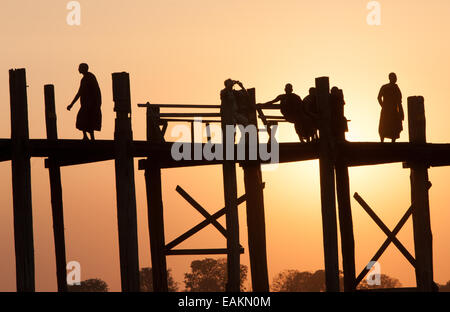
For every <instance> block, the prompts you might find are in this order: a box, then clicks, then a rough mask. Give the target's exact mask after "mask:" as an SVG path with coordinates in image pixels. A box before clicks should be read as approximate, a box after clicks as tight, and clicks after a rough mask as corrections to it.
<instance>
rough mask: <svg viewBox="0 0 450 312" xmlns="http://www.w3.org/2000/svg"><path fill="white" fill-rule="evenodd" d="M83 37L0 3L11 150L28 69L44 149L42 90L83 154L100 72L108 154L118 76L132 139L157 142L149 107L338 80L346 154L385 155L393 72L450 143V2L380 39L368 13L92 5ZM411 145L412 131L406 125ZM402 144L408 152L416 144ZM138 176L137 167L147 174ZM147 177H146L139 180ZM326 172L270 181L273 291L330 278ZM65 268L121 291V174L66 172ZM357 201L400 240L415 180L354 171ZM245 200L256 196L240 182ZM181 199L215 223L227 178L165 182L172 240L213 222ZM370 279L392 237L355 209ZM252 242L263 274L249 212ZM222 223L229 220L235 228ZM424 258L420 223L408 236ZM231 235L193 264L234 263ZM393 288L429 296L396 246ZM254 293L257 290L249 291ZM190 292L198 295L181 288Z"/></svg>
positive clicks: (436, 195) (357, 2)
mask: <svg viewBox="0 0 450 312" xmlns="http://www.w3.org/2000/svg"><path fill="white" fill-rule="evenodd" d="M79 2H80V4H81V25H80V26H69V25H68V24H67V23H66V17H67V14H68V13H69V11H68V10H67V9H66V4H67V1H61V0H58V1H57V0H41V1H32V0H28V1H25V0H14V1H12V0H2V1H1V2H0V38H1V39H0V40H1V49H0V137H2V138H8V137H9V136H10V121H9V118H10V113H9V86H8V70H9V69H11V68H26V69H27V83H28V85H29V88H28V103H29V120H30V136H31V137H32V138H43V137H45V123H44V120H45V119H44V103H43V85H44V84H47V83H52V84H54V85H55V91H56V104H57V107H56V111H57V114H58V131H59V136H60V138H77V139H78V138H81V133H80V132H79V131H77V130H76V129H75V118H76V112H77V111H78V108H79V106H78V105H79V104H77V106H75V107H74V109H73V110H72V111H71V112H68V111H67V110H66V106H67V105H68V104H69V103H70V101H71V100H72V99H73V96H74V95H75V93H76V91H77V89H78V86H79V81H80V79H81V76H80V75H79V73H78V72H77V68H78V64H79V63H80V62H87V63H88V64H89V65H90V69H91V71H92V72H93V73H94V74H95V75H96V76H97V78H98V81H99V83H100V87H101V89H102V95H103V106H102V109H103V128H102V131H101V132H100V133H99V134H98V135H97V138H99V139H112V138H113V131H114V113H113V111H112V108H113V102H112V91H111V85H112V83H111V73H113V72H117V71H127V72H129V73H130V77H131V88H132V90H131V91H132V103H133V107H132V109H133V131H134V138H135V139H145V111H143V109H139V108H137V106H136V105H135V104H137V103H141V102H146V101H148V100H149V101H153V102H155V103H156V102H159V103H205V104H218V103H219V91H220V89H221V88H222V87H223V81H224V80H225V79H226V78H229V77H231V78H233V79H239V80H241V81H242V82H243V83H244V85H245V86H247V87H255V88H256V96H257V101H258V102H263V101H268V100H271V99H273V98H274V97H275V96H276V95H278V94H280V93H282V92H283V87H284V84H285V83H287V82H291V83H292V84H293V86H294V92H297V93H298V94H299V95H300V96H302V97H304V96H305V95H306V94H307V90H308V89H309V87H311V86H312V85H313V84H314V78H315V77H319V76H323V75H326V76H329V77H330V83H331V85H332V86H333V85H337V86H339V87H340V88H342V89H343V90H344V95H345V99H346V102H347V105H346V107H345V111H346V116H347V118H348V119H350V120H351V122H350V124H349V133H348V135H347V138H348V139H349V140H351V141H377V140H378V119H379V113H380V108H379V105H378V103H377V100H376V97H377V94H378V91H379V88H380V87H381V85H382V84H384V83H387V80H388V79H387V75H388V73H389V72H391V71H395V72H396V73H397V75H398V84H399V86H400V88H401V90H402V92H403V96H404V108H405V110H406V97H407V96H411V95H423V96H424V97H425V105H426V107H425V109H426V116H427V137H428V141H430V142H449V141H450V134H449V130H450V123H449V122H448V118H449V117H448V116H449V115H450V108H449V105H448V100H449V98H450V96H449V94H448V86H449V82H448V78H447V77H446V76H447V75H448V72H449V70H450V58H449V57H448V55H449V54H450V42H449V40H448V37H449V29H450V20H449V19H448V14H449V12H450V2H449V1H448V0H431V1H424V0H420V1H418V0H408V1H407V0H397V1H387V0H384V1H379V2H380V3H381V25H380V26H369V25H368V24H367V23H366V16H367V14H368V13H369V11H368V10H367V9H366V5H367V3H368V1H366V0H346V1H331V0H317V1H300V0H296V1H291V0H283V1H267V0H258V1H256V0H247V1H242V0H228V1H216V0H214V1H211V0H189V1H182V0H178V1H174V0H164V1H162V0H161V1H149V0H145V1H144V0H142V1H138V0H133V1H119V0H108V1H106V0H95V1H92V0H90V1H87V0H84V1H79ZM404 128H405V129H407V123H406V122H405V123H404ZM280 138H281V139H282V140H283V141H297V140H298V138H297V137H296V135H295V131H294V129H293V127H292V126H285V127H282V128H281V129H280ZM407 138H408V133H407V131H406V130H405V131H404V132H402V135H401V139H400V141H407ZM136 162H137V160H136ZM31 163H32V195H33V218H34V229H35V236H34V238H35V255H36V285H37V290H39V291H55V290H56V269H55V260H54V248H53V234H52V220H51V206H50V194H49V193H50V191H49V183H48V172H47V171H46V169H45V168H44V160H43V159H39V158H33V159H32V162H31ZM136 168H137V166H136ZM429 174H430V180H431V182H432V183H433V187H432V188H431V190H430V202H431V222H432V228H433V239H434V264H435V266H434V267H435V271H434V272H435V280H436V281H437V282H439V283H445V282H446V281H447V280H450V268H449V266H448V262H449V261H450V246H448V243H447V242H448V241H449V240H450V231H449V230H448V222H449V220H450V211H449V209H448V207H449V203H450V196H449V194H448V180H449V178H450V168H433V169H430V171H429ZM0 177H1V179H0V207H1V209H0V238H1V239H0V291H14V290H15V262H14V243H13V216H12V195H11V169H10V162H3V163H0ZM135 177H136V193H137V194H136V195H137V204H138V207H137V212H138V231H139V257H140V266H141V267H148V266H151V261H150V250H149V239H148V225H147V213H146V210H147V206H146V200H145V188H144V177H143V172H140V171H138V170H136V176H135ZM318 177H319V175H318V163H317V162H315V161H312V162H304V163H297V164H286V165H281V166H279V168H278V169H277V170H275V171H272V172H265V173H264V177H263V179H264V181H265V182H266V189H265V209H266V223H267V248H268V261H269V274H270V279H271V280H272V278H273V277H274V276H275V274H277V273H278V272H280V271H281V270H284V269H299V270H301V271H305V270H311V271H315V270H317V269H322V268H323V251H322V228H321V216H320V193H319V180H318ZM62 179H63V196H64V213H65V228H66V242H67V247H66V248H67V260H68V261H71V260H76V261H79V262H80V263H81V269H82V272H81V273H82V279H83V280H84V279H88V278H101V279H103V280H105V281H106V282H107V283H108V285H109V286H110V289H111V290H115V291H118V290H120V272H119V260H118V258H119V257H118V254H119V252H118V243H117V218H116V204H115V181H114V164H113V162H104V163H97V164H89V165H82V166H74V167H69V168H62ZM350 179H351V192H352V194H353V192H358V193H359V194H360V195H361V196H362V197H363V198H364V199H365V200H366V201H367V202H368V203H369V205H371V206H372V207H373V208H374V210H375V211H376V212H377V213H378V214H379V215H380V217H381V218H382V219H383V220H384V221H385V222H386V224H387V225H388V226H389V227H390V228H391V229H392V228H393V227H394V226H395V225H396V224H397V222H398V220H399V219H400V217H401V216H402V215H403V214H404V212H405V211H406V209H407V208H408V207H409V205H410V192H409V171H408V170H405V169H402V166H401V164H393V165H383V166H372V167H369V168H352V169H350ZM238 180H239V195H241V194H242V193H243V185H242V184H243V183H242V170H241V169H240V168H238ZM176 185H180V186H182V187H183V188H184V189H185V190H186V191H188V192H189V193H190V194H191V195H192V196H193V197H194V198H195V199H197V200H198V201H199V202H200V203H201V204H203V205H204V206H205V208H207V209H208V210H209V211H210V212H211V213H213V212H215V211H216V210H218V209H220V208H222V207H223V193H222V177H221V168H220V167H217V166H211V167H203V168H190V169H170V170H164V171H163V196H164V205H165V206H164V209H165V210H164V212H165V229H166V240H167V241H170V240H172V239H173V238H175V237H177V236H178V235H179V234H181V233H183V232H184V231H185V230H187V229H189V228H190V227H192V226H193V225H195V224H197V222H199V221H201V220H202V219H203V218H202V217H201V216H200V214H198V213H197V212H196V211H195V210H194V209H192V208H191V207H190V206H189V205H188V204H187V203H185V202H184V200H183V199H182V198H181V197H180V196H179V195H178V194H177V193H176V192H175V187H176ZM352 210H353V218H354V227H355V238H356V263H357V273H359V272H360V270H362V268H363V266H365V265H366V264H367V262H368V261H369V260H370V258H371V257H372V256H373V254H374V253H375V252H376V250H377V249H378V248H379V246H380V244H381V243H382V242H383V241H384V240H385V235H384V234H383V233H382V231H381V230H379V229H378V228H377V226H376V225H375V224H374V222H373V221H372V220H371V219H370V218H369V217H368V216H367V215H366V213H365V212H364V211H363V210H362V208H361V207H359V206H358V204H357V203H356V202H355V201H354V200H352ZM240 211H241V213H240V220H241V222H240V231H241V241H242V245H243V246H244V247H245V254H244V255H242V257H241V261H242V263H244V264H247V265H248V264H249V260H248V248H247V238H246V236H247V234H246V224H245V220H246V219H245V207H241V208H240ZM223 221H224V220H222V222H223ZM399 238H400V240H401V241H402V242H403V243H404V244H405V245H406V247H407V248H408V249H409V251H410V252H411V253H412V254H413V255H414V249H413V244H412V226H411V220H409V221H408V223H407V225H406V226H405V228H404V229H403V230H402V231H401V233H400V234H399ZM224 246H225V240H224V239H223V237H221V235H220V234H219V233H218V232H217V231H215V229H214V228H213V229H210V227H208V228H207V229H205V230H204V231H202V232H200V233H199V234H198V235H197V236H195V237H193V238H192V239H190V240H188V241H186V242H185V243H184V244H183V245H180V247H181V248H208V247H213V248H217V247H224ZM202 258H204V257H203V256H199V257H188V256H169V257H168V267H169V268H172V270H173V273H174V276H175V279H176V280H177V281H178V282H181V281H182V279H183V273H184V272H187V271H188V270H189V264H190V262H191V261H192V260H193V259H202ZM380 262H381V269H382V273H385V274H388V275H390V276H393V277H396V278H398V279H400V281H401V282H402V283H403V285H404V286H413V285H414V284H415V277H414V271H413V269H412V267H411V266H410V264H409V263H408V262H407V261H406V260H405V259H404V258H403V257H402V255H401V254H400V253H399V252H398V251H397V249H395V247H393V246H391V247H390V248H389V249H388V250H387V252H386V253H385V255H383V257H382V258H381V260H380ZM249 280H250V278H249ZM180 286H181V289H183V288H184V285H183V284H182V283H181V284H180Z"/></svg>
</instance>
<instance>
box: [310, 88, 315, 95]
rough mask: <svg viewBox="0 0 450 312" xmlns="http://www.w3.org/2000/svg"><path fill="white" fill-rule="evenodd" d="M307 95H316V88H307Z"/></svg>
mask: <svg viewBox="0 0 450 312" xmlns="http://www.w3.org/2000/svg"><path fill="white" fill-rule="evenodd" d="M309 95H311V96H313V95H316V88H309Z"/></svg>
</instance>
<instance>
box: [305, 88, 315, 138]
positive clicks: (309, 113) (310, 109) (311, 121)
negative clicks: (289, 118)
mask: <svg viewBox="0 0 450 312" xmlns="http://www.w3.org/2000/svg"><path fill="white" fill-rule="evenodd" d="M302 112H303V114H304V115H305V116H306V117H307V124H308V125H307V126H306V127H305V128H306V129H305V131H306V132H307V133H306V135H307V136H308V137H309V138H310V140H312V141H314V140H317V139H318V138H319V136H318V134H317V130H318V129H319V109H318V107H317V102H316V88H309V93H308V95H307V96H306V97H305V98H304V99H303V103H302Z"/></svg>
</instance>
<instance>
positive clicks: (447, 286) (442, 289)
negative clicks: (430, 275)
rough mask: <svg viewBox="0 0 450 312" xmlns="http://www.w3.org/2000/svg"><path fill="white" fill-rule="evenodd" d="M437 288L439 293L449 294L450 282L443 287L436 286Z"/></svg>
mask: <svg viewBox="0 0 450 312" xmlns="http://www.w3.org/2000/svg"><path fill="white" fill-rule="evenodd" d="M437 286H438V287H439V291H440V292H450V281H448V282H447V284H445V285H439V284H437Z"/></svg>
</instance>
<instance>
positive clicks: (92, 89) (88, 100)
mask: <svg viewBox="0 0 450 312" xmlns="http://www.w3.org/2000/svg"><path fill="white" fill-rule="evenodd" d="M78 71H79V72H80V74H82V75H83V78H82V79H81V83H80V89H79V90H78V93H77V94H76V95H75V98H74V99H73V101H72V103H70V105H69V106H67V110H69V111H70V110H71V108H72V107H73V105H74V104H75V102H76V101H78V99H80V104H81V107H80V110H79V111H78V115H77V122H76V127H77V129H78V130H81V131H83V140H88V136H87V134H86V133H89V134H90V135H91V140H95V136H94V131H100V130H101V128H102V112H101V110H100V106H101V104H102V95H101V92H100V87H99V85H98V82H97V78H95V76H94V74H93V73H91V72H89V66H88V65H87V64H85V63H82V64H80V66H79V67H78Z"/></svg>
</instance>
